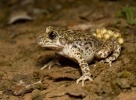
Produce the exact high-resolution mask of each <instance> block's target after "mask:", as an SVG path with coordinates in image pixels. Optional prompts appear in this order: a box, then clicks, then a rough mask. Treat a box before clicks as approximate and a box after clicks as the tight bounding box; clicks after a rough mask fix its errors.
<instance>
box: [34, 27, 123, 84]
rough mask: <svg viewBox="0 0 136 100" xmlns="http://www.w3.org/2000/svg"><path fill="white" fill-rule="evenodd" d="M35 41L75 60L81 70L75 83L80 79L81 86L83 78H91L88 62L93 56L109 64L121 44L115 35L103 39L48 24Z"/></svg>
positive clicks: (118, 51)
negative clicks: (59, 28) (58, 28)
mask: <svg viewBox="0 0 136 100" xmlns="http://www.w3.org/2000/svg"><path fill="white" fill-rule="evenodd" d="M37 43H38V44H39V45H41V46H42V47H47V48H50V49H53V50H54V51H55V52H56V53H57V54H59V55H62V56H65V57H67V58H69V59H71V60H73V61H75V62H77V63H78V64H79V66H80V68H81V71H82V76H81V77H80V78H79V79H78V80H77V83H78V82H79V81H82V86H84V81H85V80H88V79H89V80H92V79H91V77H90V76H91V73H90V70H89V66H88V63H90V62H91V61H92V60H93V59H94V57H95V58H97V59H103V60H104V62H108V63H109V64H110V65H111V63H112V61H114V60H116V59H117V57H118V56H119V54H120V50H121V45H120V44H119V43H118V41H117V39H116V38H115V37H110V38H109V39H108V40H106V41H103V40H101V39H99V38H97V37H95V36H93V35H92V34H91V33H86V32H84V31H78V30H57V29H54V28H53V27H50V26H49V27H47V28H46V30H45V32H43V33H42V35H41V36H39V37H38V38H37ZM109 55H110V56H109ZM55 63H56V62H55ZM50 64H51V65H53V64H54V63H53V62H51V63H50ZM47 65H48V66H49V64H46V65H45V66H44V68H45V67H47Z"/></svg>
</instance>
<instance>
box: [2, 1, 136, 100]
mask: <svg viewBox="0 0 136 100" xmlns="http://www.w3.org/2000/svg"><path fill="white" fill-rule="evenodd" d="M128 4H129V6H132V7H133V6H135V5H136V1H135V0H128V1H127V0H8V1H6V0H1V1H0V12H1V13H0V100H136V25H129V24H127V23H126V20H125V19H124V18H117V17H115V15H116V13H117V12H118V11H119V10H120V9H121V8H122V7H124V6H126V5H128ZM47 26H54V27H58V28H63V29H75V30H77V29H78V30H84V31H90V29H94V28H96V27H106V28H108V29H113V30H117V31H119V32H120V33H121V35H122V37H123V38H124V44H123V45H122V50H121V54H120V56H119V58H118V59H117V60H116V61H115V62H113V63H112V66H111V67H110V66H109V64H108V63H103V62H99V61H94V62H92V63H90V69H91V73H92V78H93V79H94V80H93V81H92V82H91V81H86V82H85V86H84V87H82V86H81V82H80V83H79V84H76V79H77V78H79V77H80V76H81V70H80V68H79V66H78V64H75V63H74V62H72V61H71V60H69V59H63V58H60V63H61V65H54V66H53V67H52V68H51V69H47V68H46V69H44V70H42V71H41V70H40V68H41V67H42V66H43V65H44V64H46V63H47V62H48V61H49V60H50V59H51V58H53V57H54V52H53V51H51V50H49V49H46V48H42V47H40V46H39V45H38V44H37V43H36V38H37V37H38V36H39V35H40V33H41V32H42V31H43V30H45V28H46V27H47ZM40 80H42V82H41V83H39V84H34V85H31V84H33V83H35V82H38V81H40Z"/></svg>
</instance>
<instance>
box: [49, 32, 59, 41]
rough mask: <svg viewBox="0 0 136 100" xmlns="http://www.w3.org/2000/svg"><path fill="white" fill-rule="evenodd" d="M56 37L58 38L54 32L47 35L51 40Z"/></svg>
mask: <svg viewBox="0 0 136 100" xmlns="http://www.w3.org/2000/svg"><path fill="white" fill-rule="evenodd" d="M57 36H58V34H57V33H56V32H54V31H51V32H50V33H49V38H50V39H51V40H53V39H55V38H56V37H57Z"/></svg>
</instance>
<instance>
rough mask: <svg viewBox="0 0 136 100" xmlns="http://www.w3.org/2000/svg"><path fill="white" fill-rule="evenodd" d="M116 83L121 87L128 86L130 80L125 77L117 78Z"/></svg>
mask: <svg viewBox="0 0 136 100" xmlns="http://www.w3.org/2000/svg"><path fill="white" fill-rule="evenodd" d="M117 84H118V85H119V86H120V87H121V88H123V89H126V88H130V82H129V80H128V79H126V78H118V79H117Z"/></svg>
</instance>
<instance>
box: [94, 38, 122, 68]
mask: <svg viewBox="0 0 136 100" xmlns="http://www.w3.org/2000/svg"><path fill="white" fill-rule="evenodd" d="M120 50H121V45H120V44H119V43H118V41H117V39H116V38H114V37H111V38H109V39H108V40H107V41H105V42H104V44H103V45H102V46H101V47H100V48H98V50H97V51H96V53H95V58H97V59H104V62H108V63H109V64H110V66H111V63H112V61H114V60H116V59H117V58H118V56H119V55H120ZM110 54H111V55H110ZM109 55H110V56H109ZM108 56H109V57H108Z"/></svg>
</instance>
